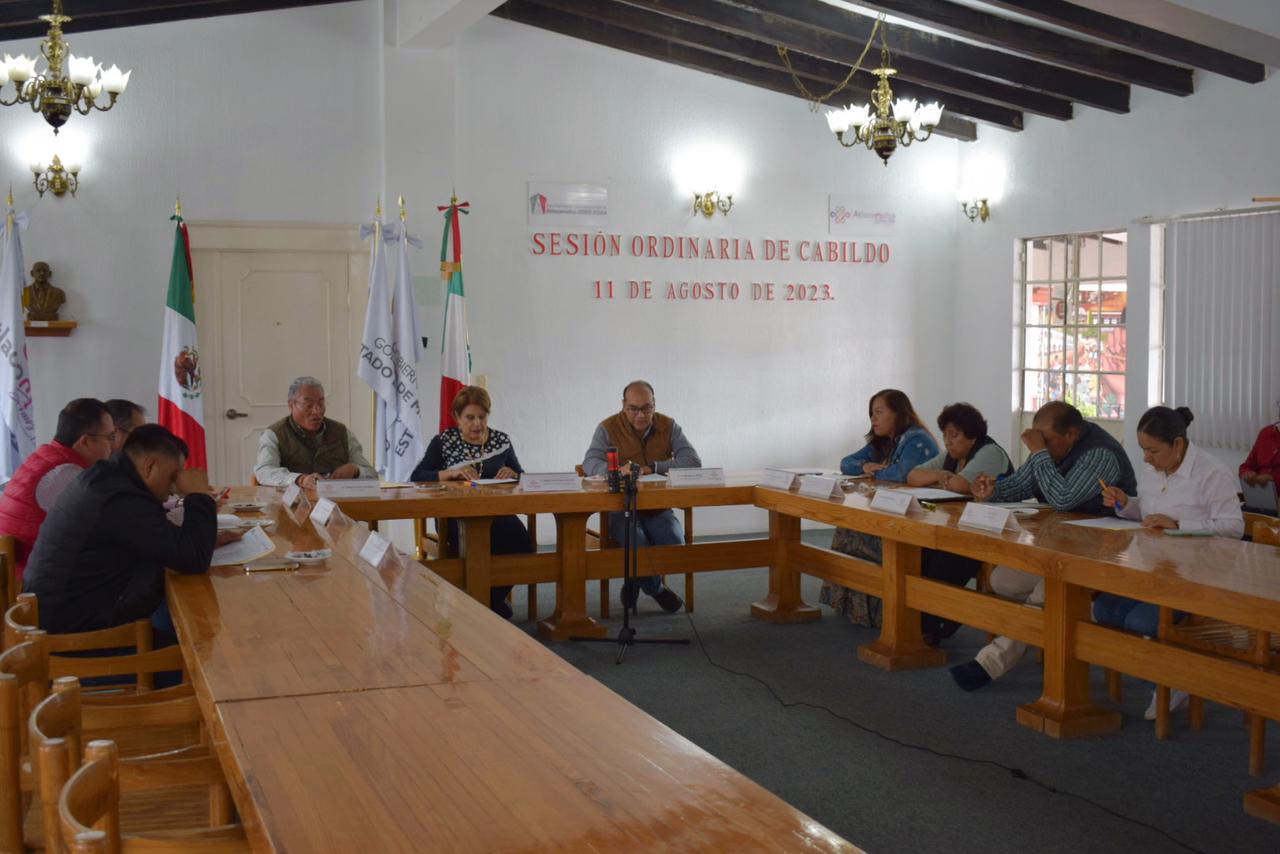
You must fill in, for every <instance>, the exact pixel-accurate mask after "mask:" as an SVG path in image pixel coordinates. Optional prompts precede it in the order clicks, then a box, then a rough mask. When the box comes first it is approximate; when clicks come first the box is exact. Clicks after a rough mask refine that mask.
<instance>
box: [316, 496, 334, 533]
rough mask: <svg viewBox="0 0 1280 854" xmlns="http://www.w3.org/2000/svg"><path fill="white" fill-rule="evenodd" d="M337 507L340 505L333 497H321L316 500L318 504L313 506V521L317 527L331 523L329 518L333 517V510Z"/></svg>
mask: <svg viewBox="0 0 1280 854" xmlns="http://www.w3.org/2000/svg"><path fill="white" fill-rule="evenodd" d="M337 509H338V505H337V504H334V503H333V501H332V500H331V499H328V498H321V499H320V500H319V501H317V502H316V506H315V507H313V508H311V522H312V523H313V524H314V525H315V526H316V527H317V528H323V527H324V526H325V525H328V524H329V520H330V519H332V518H333V511H334V510H337Z"/></svg>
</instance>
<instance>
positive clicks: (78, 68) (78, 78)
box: [67, 53, 100, 86]
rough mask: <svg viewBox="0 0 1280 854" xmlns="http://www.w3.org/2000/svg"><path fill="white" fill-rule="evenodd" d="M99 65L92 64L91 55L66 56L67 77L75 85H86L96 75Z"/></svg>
mask: <svg viewBox="0 0 1280 854" xmlns="http://www.w3.org/2000/svg"><path fill="white" fill-rule="evenodd" d="M99 70H100V68H99V66H98V65H96V64H94V61H93V57H92V56H89V57H84V56H76V55H75V54H74V53H73V54H71V56H70V57H68V58H67V77H69V78H70V79H71V82H72V83H75V84H76V85H77V86H87V85H89V83H90V82H92V80H93V79H94V78H95V77H97V76H98V71H99Z"/></svg>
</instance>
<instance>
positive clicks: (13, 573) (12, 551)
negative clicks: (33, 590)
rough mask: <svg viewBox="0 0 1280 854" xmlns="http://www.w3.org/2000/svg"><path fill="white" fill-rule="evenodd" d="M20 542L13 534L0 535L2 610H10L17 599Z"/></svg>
mask: <svg viewBox="0 0 1280 854" xmlns="http://www.w3.org/2000/svg"><path fill="white" fill-rule="evenodd" d="M21 587H22V585H20V584H18V541H17V540H15V539H14V538H13V535H12V534H0V608H6V609H7V608H8V607H9V606H10V605H12V604H13V603H14V601H15V600H16V599H17V596H18V591H19V590H20V589H21Z"/></svg>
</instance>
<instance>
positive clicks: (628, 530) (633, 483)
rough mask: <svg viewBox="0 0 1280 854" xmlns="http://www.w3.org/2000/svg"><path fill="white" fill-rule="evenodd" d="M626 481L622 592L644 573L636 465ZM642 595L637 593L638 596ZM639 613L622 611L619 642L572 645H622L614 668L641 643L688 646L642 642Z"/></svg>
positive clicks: (590, 640)
mask: <svg viewBox="0 0 1280 854" xmlns="http://www.w3.org/2000/svg"><path fill="white" fill-rule="evenodd" d="M622 480H623V493H624V497H623V511H622V512H623V518H624V519H625V520H626V527H625V529H624V530H623V535H622V589H623V590H624V591H625V590H627V589H628V585H634V584H636V583H637V581H636V577H637V573H638V571H639V569H640V555H639V551H640V516H639V513H638V511H637V510H636V495H637V493H638V492H639V477H638V473H637V469H636V468H635V466H634V465H632V466H631V467H629V468H628V470H627V473H626V474H624V475H623V476H622ZM638 593H639V591H637V594H638ZM624 598H625V597H624ZM635 612H636V606H635V605H632V606H631V607H630V608H628V607H626V606H625V604H624V606H623V608H622V628H621V629H619V630H618V636H617V637H616V638H588V637H582V636H581V635H573V636H571V637H570V638H569V640H571V641H581V642H583V643H616V644H617V645H618V658H617V660H616V661H614V664H621V663H622V659H623V656H625V655H626V654H627V648H628V647H630V646H632V645H634V644H638V643H666V644H688V643H689V639H688V638H638V637H636V630H635V629H634V628H632V626H631V615H632V614H633V613H635Z"/></svg>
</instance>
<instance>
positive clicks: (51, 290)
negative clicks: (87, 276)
mask: <svg viewBox="0 0 1280 854" xmlns="http://www.w3.org/2000/svg"><path fill="white" fill-rule="evenodd" d="M52 274H53V271H52V270H51V269H49V265H48V264H46V263H45V262H44V261H37V262H36V263H34V264H32V265H31V284H29V285H27V286H26V287H25V288H23V289H22V305H23V306H24V307H25V308H26V310H27V320H57V319H58V309H59V308H61V307H62V304H63V303H64V302H66V301H67V295H66V294H65V293H63V291H62V288H58V287H54V285H53V283H52V282H50V281H49V277H50V276H51V275H52Z"/></svg>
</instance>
